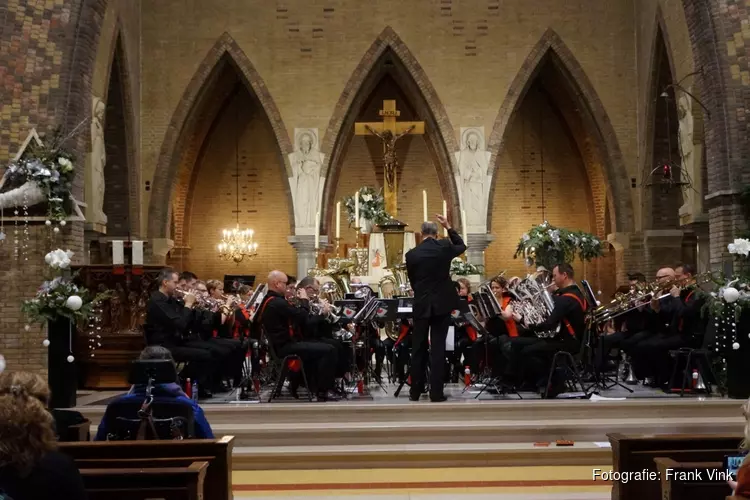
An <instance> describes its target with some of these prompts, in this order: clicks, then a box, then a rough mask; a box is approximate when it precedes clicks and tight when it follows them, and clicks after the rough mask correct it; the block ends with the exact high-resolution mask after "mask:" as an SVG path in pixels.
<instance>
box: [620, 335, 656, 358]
mask: <svg viewBox="0 0 750 500" xmlns="http://www.w3.org/2000/svg"><path fill="white" fill-rule="evenodd" d="M653 336H654V334H652V333H651V332H650V331H648V330H644V331H642V332H638V333H634V334H633V335H631V336H630V337H628V338H626V339H624V340H623V341H622V342H620V348H621V349H622V350H623V351H625V352H626V353H628V355H630V356H632V355H633V353H634V352H635V349H636V347H637V346H638V344H640V343H641V342H643V341H645V340H649V338H650V337H653Z"/></svg>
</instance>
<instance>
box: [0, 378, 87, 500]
mask: <svg viewBox="0 0 750 500" xmlns="http://www.w3.org/2000/svg"><path fill="white" fill-rule="evenodd" d="M49 394H50V393H49V387H48V386H47V384H46V383H45V381H44V379H42V378H41V377H40V376H39V375H36V374H33V373H26V372H5V373H1V374H0V498H5V499H7V500H26V499H34V500H47V499H49V500H52V499H55V500H58V499H65V500H79V499H82V500H85V499H86V498H87V496H86V491H85V489H84V486H83V481H82V479H81V475H80V473H79V472H78V469H77V468H76V466H75V464H74V463H73V461H72V460H71V459H70V458H69V457H67V456H66V455H63V454H62V453H60V452H58V451H57V443H56V440H55V430H54V420H53V418H52V415H51V414H50V413H49V412H48V411H47V408H46V407H47V401H48V400H49Z"/></svg>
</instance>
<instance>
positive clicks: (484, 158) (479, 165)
mask: <svg viewBox="0 0 750 500" xmlns="http://www.w3.org/2000/svg"><path fill="white" fill-rule="evenodd" d="M490 156H491V153H490V152H489V151H487V150H486V147H485V142H484V127H461V151H459V152H457V153H456V161H457V164H458V172H457V175H456V186H457V188H458V197H459V201H460V203H461V209H462V210H464V211H465V212H466V225H467V226H468V228H467V229H468V231H467V232H469V233H485V232H487V200H488V198H489V192H490V176H489V175H488V170H489V164H490Z"/></svg>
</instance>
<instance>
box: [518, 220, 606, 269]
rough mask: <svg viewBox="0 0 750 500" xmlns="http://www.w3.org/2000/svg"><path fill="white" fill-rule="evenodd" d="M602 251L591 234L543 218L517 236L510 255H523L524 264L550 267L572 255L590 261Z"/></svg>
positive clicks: (601, 253) (570, 258) (571, 258)
mask: <svg viewBox="0 0 750 500" xmlns="http://www.w3.org/2000/svg"><path fill="white" fill-rule="evenodd" d="M602 255H604V249H603V246H602V242H601V240H599V238H597V237H596V236H594V235H593V234H589V233H585V232H582V231H570V230H568V229H563V228H557V227H554V226H552V225H550V224H549V223H548V222H547V221H544V222H543V223H541V224H539V225H538V226H534V227H532V228H531V230H530V231H529V232H528V233H524V234H523V236H521V240H520V241H519V242H518V247H516V253H515V254H514V255H513V258H514V259H516V258H518V257H520V256H523V257H524V258H525V259H526V265H527V266H532V265H536V266H542V267H544V268H546V269H547V270H552V268H553V267H554V266H555V265H556V264H559V263H561V262H572V261H573V260H574V259H575V258H576V257H578V258H580V259H581V260H583V261H590V260H592V259H594V258H596V257H601V256H602Z"/></svg>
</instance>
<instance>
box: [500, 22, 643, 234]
mask: <svg viewBox="0 0 750 500" xmlns="http://www.w3.org/2000/svg"><path fill="white" fill-rule="evenodd" d="M547 63H551V64H553V65H554V66H555V68H556V70H557V71H558V72H559V74H560V75H561V76H562V77H563V78H564V81H565V86H566V87H567V93H568V94H569V95H571V96H573V97H574V98H575V99H576V101H577V104H578V109H579V110H580V115H581V118H582V121H583V124H584V126H585V128H586V130H587V132H588V133H589V135H590V137H591V139H592V141H591V142H592V146H593V149H594V151H595V152H596V153H597V154H598V157H599V158H600V159H601V163H602V165H603V178H604V183H605V185H606V192H607V202H608V204H609V209H610V214H611V221H610V222H611V226H612V231H613V232H630V231H633V229H634V216H633V202H632V199H631V196H630V189H631V188H630V182H629V180H628V174H627V170H626V168H625V164H624V161H623V159H622V153H621V151H620V146H619V144H618V141H617V136H616V134H615V130H614V127H613V126H612V123H611V121H610V119H609V116H608V115H607V112H606V110H605V109H604V105H603V104H602V102H601V100H600V99H599V96H598V95H597V93H596V91H595V90H594V87H593V85H592V84H591V82H590V81H589V79H588V77H587V76H586V73H585V72H584V71H583V68H582V67H581V65H580V64H579V63H578V61H577V60H576V58H575V56H574V55H573V53H572V52H571V51H570V49H569V48H568V47H567V46H566V45H565V43H564V42H563V40H562V38H560V36H559V35H558V34H557V33H556V32H555V31H554V30H553V29H552V28H549V29H548V30H547V31H546V32H545V33H544V34H543V35H542V37H541V38H540V40H539V41H538V42H537V44H536V45H535V46H534V48H532V50H531V52H530V53H529V55H528V56H527V57H526V60H525V61H524V63H523V64H522V65H521V68H520V70H519V72H518V74H517V75H516V77H515V78H514V79H513V82H512V83H511V86H510V88H509V90H508V94H507V96H506V97H505V100H504V101H503V103H502V105H501V106H500V111H499V112H498V115H497V118H496V119H495V124H494V126H493V128H492V134H491V135H490V138H489V141H488V144H489V149H490V151H491V152H492V157H491V158H490V165H491V167H490V168H491V169H492V187H491V188H490V196H489V204H490V206H489V210H488V213H487V227H488V229H489V228H490V227H491V223H492V221H491V215H492V202H493V197H494V192H495V183H496V181H497V175H496V173H497V168H498V165H499V159H500V156H501V153H502V152H503V150H504V148H505V140H506V135H507V131H508V130H509V129H510V124H511V122H512V121H513V119H514V117H515V115H516V113H517V111H518V109H519V107H520V105H521V103H522V102H523V98H524V96H525V95H526V93H527V92H528V90H529V88H530V86H531V84H532V83H533V82H534V80H535V78H536V76H537V75H538V73H539V71H540V70H541V69H542V68H543V67H544V65H545V64H547Z"/></svg>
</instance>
